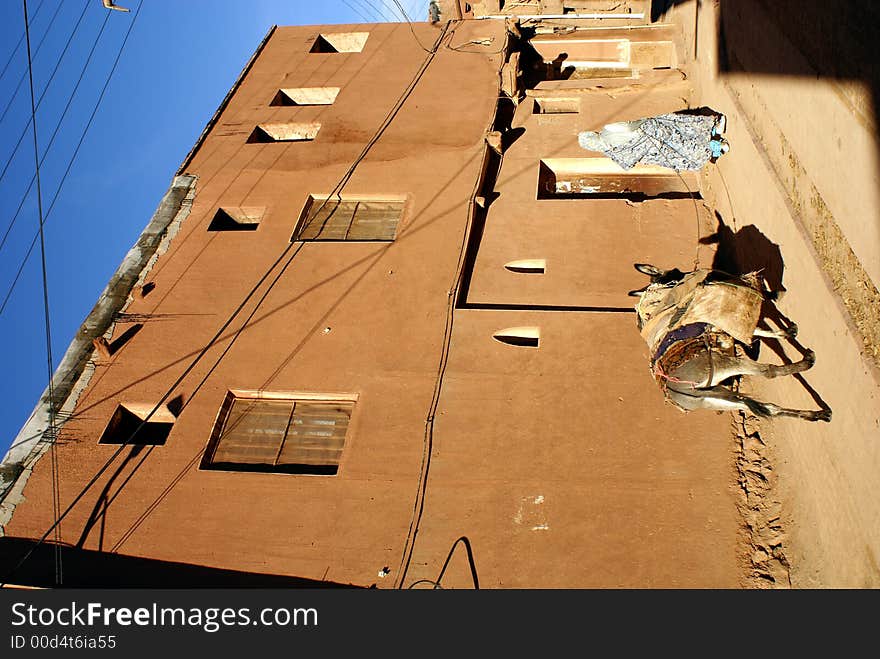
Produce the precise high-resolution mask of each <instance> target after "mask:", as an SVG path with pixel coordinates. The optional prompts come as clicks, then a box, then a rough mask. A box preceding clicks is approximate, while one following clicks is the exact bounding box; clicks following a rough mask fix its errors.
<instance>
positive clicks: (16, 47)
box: [0, 0, 43, 80]
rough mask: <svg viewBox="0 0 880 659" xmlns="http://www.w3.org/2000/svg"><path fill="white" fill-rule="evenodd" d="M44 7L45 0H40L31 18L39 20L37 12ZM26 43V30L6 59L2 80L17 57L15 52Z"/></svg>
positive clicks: (0, 75)
mask: <svg viewBox="0 0 880 659" xmlns="http://www.w3.org/2000/svg"><path fill="white" fill-rule="evenodd" d="M42 8H43V0H40V4H39V5H37V8H36V9H35V10H34V15H33V16H31V20H37V14H39V13H40V10H41V9H42ZM22 43H24V32H22V33H21V36H20V37H19V38H18V42H17V43H16V44H15V47H14V48H13V49H12V52H11V53H9V57H8V58H7V60H6V64H4V65H3V70H2V71H0V80H3V76H5V75H6V70H7V69H8V68H9V65H10V64H12V60H13V59H15V53H17V52H18V49H19V48H21V44H22Z"/></svg>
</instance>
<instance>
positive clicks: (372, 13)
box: [353, 0, 384, 23]
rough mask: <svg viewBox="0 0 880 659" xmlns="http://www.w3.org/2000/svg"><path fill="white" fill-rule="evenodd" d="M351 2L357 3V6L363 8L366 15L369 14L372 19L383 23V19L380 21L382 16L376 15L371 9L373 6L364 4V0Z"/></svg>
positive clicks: (373, 9) (374, 10)
mask: <svg viewBox="0 0 880 659" xmlns="http://www.w3.org/2000/svg"><path fill="white" fill-rule="evenodd" d="M353 1H354V2H357V3H358V5H359V6H361V7H363V8H364V11H366V12H367V13H368V14H370V15H371V16H373V17H375V18H376V19H377V20H378V22H379V23H382V22H384V21H383V19H382V15H381V14H377V13H376V9H375V8H374V7H373V5H372V4H371V3H368V2H366V0H353ZM368 22H370V23H375V22H377V21H374V20H372V19H371V20H370V21H368Z"/></svg>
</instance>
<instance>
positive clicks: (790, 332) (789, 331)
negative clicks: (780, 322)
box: [785, 323, 798, 339]
mask: <svg viewBox="0 0 880 659" xmlns="http://www.w3.org/2000/svg"><path fill="white" fill-rule="evenodd" d="M785 335H786V336H787V337H788V338H789V339H793V338H795V337H796V336H797V335H798V326H797V324H796V323H792V324H791V325H789V326H788V327H787V328H786V329H785Z"/></svg>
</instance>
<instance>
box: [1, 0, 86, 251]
mask: <svg viewBox="0 0 880 659" xmlns="http://www.w3.org/2000/svg"><path fill="white" fill-rule="evenodd" d="M90 2H91V0H86V1H85V4H84V5H83V10H82V13H81V14H80V15H79V20H77V22H76V25H75V26H74V28H73V31H72V32H71V33H70V36H69V37H68V38H67V43H66V44H64V50H62V51H61V55H59V56H58V61H57V62H55V68H53V69H52V75H50V76H49V80H48V82H46V85H45V86H44V87H43V91H42V93H41V94H40V98H39V99H37V110H39V109H40V105H41V104H42V102H43V98H44V97H45V96H46V92H48V91H49V86H50V85H51V84H52V81H53V80H54V79H55V74H56V73H58V68H59V67H60V66H61V61H62V60H63V59H64V56H65V55H66V54H67V50H68V48H70V44H71V42H72V41H73V38H74V37H75V36H76V33H77V31H78V30H79V26H80V23H82V19H83V17H84V16H85V15H86V9H88V6H89V3H90ZM30 127H31V119H28V121H27V123H26V124H25V126H24V128H22V129H21V135H19V137H18V141H17V142H16V143H15V148H14V149H12V153H11V154H10V155H9V158H7V160H6V164H5V165H4V166H3V171H2V172H0V182H2V181H3V178H4V177H5V176H6V172H7V170H8V169H9V165H10V164H11V163H12V159H13V158H14V157H15V154H16V153H18V147H19V146H21V143H22V141H23V140H24V136H25V135H27V132H28V128H30ZM0 248H2V246H0Z"/></svg>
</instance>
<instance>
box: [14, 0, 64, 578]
mask: <svg viewBox="0 0 880 659" xmlns="http://www.w3.org/2000/svg"><path fill="white" fill-rule="evenodd" d="M22 4H23V8H24V33H25V42H26V43H27V58H28V68H27V74H28V82H29V85H30V92H31V126H32V127H33V136H34V168H35V169H36V177H37V210H38V212H39V222H40V231H39V233H40V260H41V265H42V279H43V319H44V323H45V333H46V364H47V367H48V371H49V401H48V408H49V440H50V444H49V452H50V454H51V462H52V513H53V515H54V516H55V523H54V524H53V525H52V526H53V527H54V528H55V540H56V542H55V584H56V585H61V583H62V582H63V570H62V565H61V526H60V522H59V519H58V517H59V515H60V514H61V510H60V505H61V504H60V502H59V501H60V500H59V491H58V490H59V477H58V456H57V454H56V450H55V439H56V429H55V391H54V384H53V382H52V375H53V371H54V368H53V359H52V323H51V313H50V311H49V278H48V275H47V269H46V240H45V235H44V232H43V192H42V187H41V184H40V148H39V146H38V140H37V107H36V103H35V100H34V97H35V94H34V70H33V59H32V58H31V32H30V27H29V24H28V6H27V0H22Z"/></svg>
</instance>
